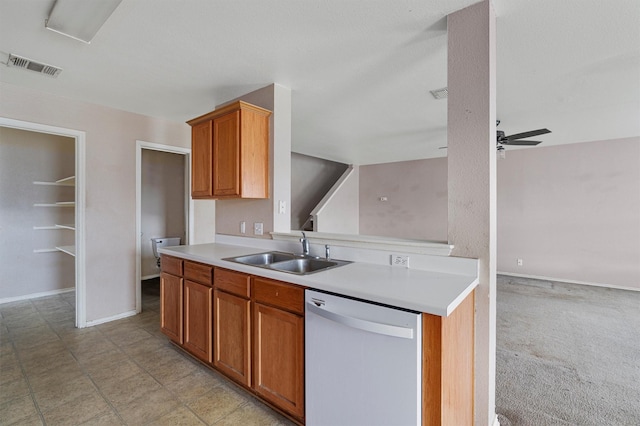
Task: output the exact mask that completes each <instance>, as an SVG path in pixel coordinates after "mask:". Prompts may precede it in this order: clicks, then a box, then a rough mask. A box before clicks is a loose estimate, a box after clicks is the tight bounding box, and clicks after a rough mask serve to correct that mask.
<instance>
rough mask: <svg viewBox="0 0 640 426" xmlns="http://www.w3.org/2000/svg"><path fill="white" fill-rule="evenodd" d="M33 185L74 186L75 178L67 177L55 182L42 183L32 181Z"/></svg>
mask: <svg viewBox="0 0 640 426" xmlns="http://www.w3.org/2000/svg"><path fill="white" fill-rule="evenodd" d="M33 184H34V185H53V186H76V177H75V176H69V177H66V178H63V179H58V180H57V181H55V182H43V181H34V182H33Z"/></svg>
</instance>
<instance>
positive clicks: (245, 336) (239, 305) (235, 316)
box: [213, 288, 251, 387]
mask: <svg viewBox="0 0 640 426" xmlns="http://www.w3.org/2000/svg"><path fill="white" fill-rule="evenodd" d="M249 303H250V302H249V300H247V299H244V298H242V297H239V296H235V295H233V294H229V293H226V292H224V291H220V290H218V289H217V288H216V289H215V290H214V307H215V308H214V320H213V327H214V336H215V341H214V345H213V348H214V349H213V350H214V360H213V365H214V366H216V367H217V368H218V369H219V370H220V371H222V372H223V373H224V374H226V375H227V376H228V377H230V378H232V379H234V380H236V381H237V382H239V383H241V384H243V385H245V386H247V387H249V386H250V385H251V358H250V356H249V354H250V351H251V340H250V339H251V338H250V336H251V334H250V331H251V330H250V319H249V315H250V310H249Z"/></svg>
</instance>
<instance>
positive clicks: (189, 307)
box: [160, 238, 478, 425]
mask: <svg viewBox="0 0 640 426" xmlns="http://www.w3.org/2000/svg"><path fill="white" fill-rule="evenodd" d="M220 240H221V241H224V242H225V243H212V244H201V245H191V246H177V247H172V248H163V249H161V250H160V252H161V254H162V256H163V272H162V278H161V306H162V312H161V321H162V324H161V325H162V329H163V332H164V333H165V334H167V336H169V337H170V338H171V340H172V341H173V342H174V343H175V344H176V345H178V346H180V347H181V348H182V349H184V350H185V351H187V352H188V353H190V354H191V355H192V356H194V357H195V358H197V359H199V360H200V361H201V362H203V363H204V364H205V365H207V366H209V367H212V368H214V369H216V370H218V371H220V372H222V373H223V374H225V375H226V376H227V377H228V378H229V379H231V380H233V381H234V382H235V383H237V384H238V385H240V386H241V387H243V388H245V389H246V390H247V391H249V392H251V393H252V394H255V395H257V396H258V397H260V398H261V399H262V400H263V401H265V402H266V403H267V404H269V405H270V406H271V407H273V408H274V409H276V410H277V411H279V412H281V413H283V414H285V415H286V416H287V417H289V418H290V419H291V420H293V421H295V422H296V423H298V424H305V420H306V419H305V401H304V383H305V380H304V363H305V357H304V338H305V336H304V318H305V310H304V290H305V289H315V290H320V291H325V292H330V293H332V294H337V295H340V296H346V297H349V298H357V299H359V300H364V301H368V302H373V303H376V304H382V305H386V306H391V307H395V308H400V309H405V310H412V311H417V312H421V313H422V345H421V346H422V362H421V370H422V371H421V376H422V398H421V399H422V407H421V411H422V414H421V418H422V424H423V425H432V424H434V425H435V424H472V422H473V343H474V302H473V300H474V297H473V295H474V289H475V287H476V286H477V283H478V278H477V276H478V275H477V261H476V260H473V259H460V258H452V257H440V256H423V257H425V258H427V259H426V260H423V262H421V263H419V266H420V268H419V269H418V268H404V267H394V266H388V265H386V264H381V263H379V262H378V263H368V262H364V261H360V259H361V258H362V256H357V255H354V258H353V259H351V258H347V256H341V258H342V259H343V260H350V261H352V263H349V264H346V265H344V266H340V267H337V268H334V269H329V270H324V271H321V272H317V273H312V274H307V275H298V274H292V273H286V272H280V271H276V270H272V269H268V268H260V267H255V266H252V265H244V264H239V263H235V262H230V261H228V260H224V259H226V258H230V257H235V256H243V255H249V254H255V253H261V252H265V251H269V250H270V249H274V248H275V249H282V247H279V246H277V242H274V241H269V242H266V243H265V240H262V241H261V242H260V243H259V244H256V245H258V246H257V247H255V246H249V245H236V243H237V242H236V241H233V238H232V239H231V240H232V241H231V242H232V244H228V243H226V242H227V241H225V239H224V238H220ZM253 241H256V240H253ZM256 243H258V242H257V241H256ZM265 244H271V246H269V248H267V249H265ZM287 251H292V250H287ZM298 251H299V250H298ZM344 253H346V252H344V251H343V252H342V253H341V254H344ZM412 256H414V255H412ZM415 256H416V257H417V255H415ZM429 258H433V259H429ZM353 260H355V261H353ZM416 263H417V262H416Z"/></svg>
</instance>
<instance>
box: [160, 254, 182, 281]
mask: <svg viewBox="0 0 640 426" xmlns="http://www.w3.org/2000/svg"><path fill="white" fill-rule="evenodd" d="M182 263H183V262H182V259H179V258H177V257H172V256H166V255H164V254H163V255H162V260H161V262H160V265H161V266H162V272H166V273H167V274H171V275H177V276H179V277H181V276H182Z"/></svg>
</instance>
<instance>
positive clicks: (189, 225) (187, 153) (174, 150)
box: [136, 140, 194, 314]
mask: <svg viewBox="0 0 640 426" xmlns="http://www.w3.org/2000/svg"><path fill="white" fill-rule="evenodd" d="M143 149H148V150H151V151H160V152H168V153H171V154H180V155H184V161H185V167H184V175H185V176H184V177H185V179H184V187H185V188H184V189H185V205H184V207H185V215H184V217H185V221H186V224H185V225H186V226H185V229H186V230H187V235H186V239H187V241H185V242H184V243H185V244H189V242H190V241H191V240H192V239H193V223H194V220H193V211H194V209H193V199H192V198H191V196H190V194H191V178H190V177H191V148H182V147H179V146H172V145H164V144H159V143H153V142H145V141H141V140H136V313H138V314H139V313H140V312H142V265H141V262H142V244H141V243H140V234H141V233H142V150H143Z"/></svg>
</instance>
